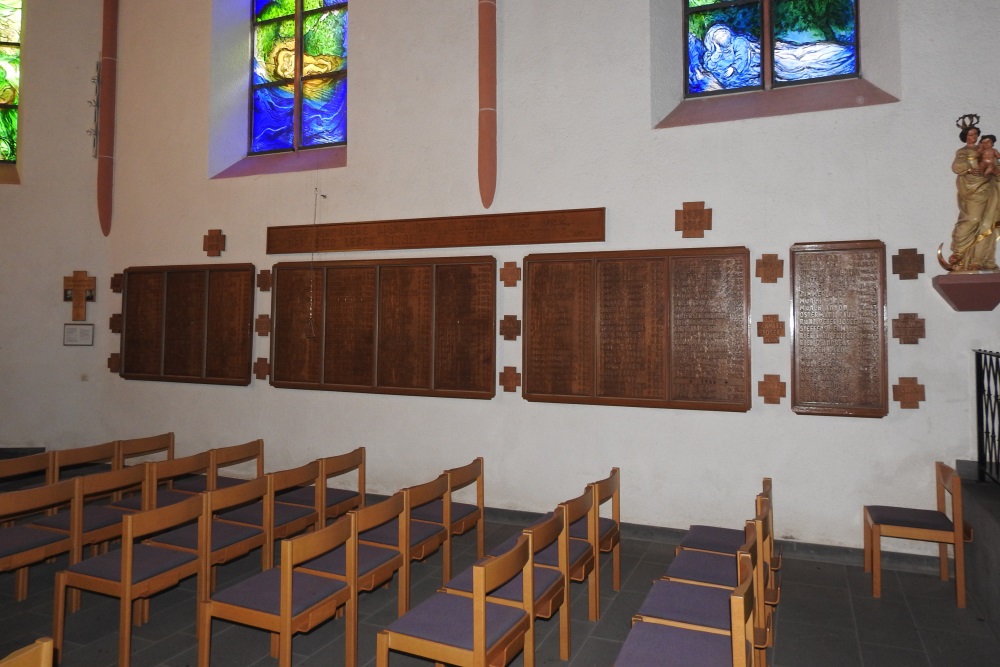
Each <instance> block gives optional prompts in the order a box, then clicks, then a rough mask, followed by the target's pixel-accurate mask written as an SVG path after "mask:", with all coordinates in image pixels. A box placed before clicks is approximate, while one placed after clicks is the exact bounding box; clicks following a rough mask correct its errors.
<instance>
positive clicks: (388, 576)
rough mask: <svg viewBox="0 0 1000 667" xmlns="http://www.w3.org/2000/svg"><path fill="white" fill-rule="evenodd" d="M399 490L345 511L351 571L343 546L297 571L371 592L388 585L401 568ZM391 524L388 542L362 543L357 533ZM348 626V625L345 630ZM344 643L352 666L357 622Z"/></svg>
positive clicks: (400, 602) (401, 599)
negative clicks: (392, 530) (352, 553)
mask: <svg viewBox="0 0 1000 667" xmlns="http://www.w3.org/2000/svg"><path fill="white" fill-rule="evenodd" d="M403 505H404V500H403V492H402V491H398V492H396V493H395V494H393V495H392V496H391V497H389V498H387V499H386V500H383V501H382V502H380V503H376V504H374V505H370V506H365V507H361V508H358V509H355V510H351V511H350V512H349V513H348V514H349V515H351V516H353V517H354V521H353V524H352V525H353V530H354V532H355V534H356V539H355V540H354V544H355V549H356V551H357V556H356V558H355V562H356V563H357V565H356V567H355V572H354V573H353V574H352V573H351V572H350V569H349V568H348V553H347V552H348V547H347V545H344V546H341V547H337V548H336V549H333V550H332V551H329V552H327V553H325V554H323V555H322V556H319V557H317V558H313V559H312V560H308V561H306V562H304V563H302V564H301V565H300V566H299V568H298V569H299V570H300V571H302V572H306V573H309V574H315V575H318V576H322V577H332V578H334V579H340V580H341V581H345V582H347V583H348V584H349V585H350V586H351V587H352V589H353V590H354V591H355V592H358V593H360V592H361V591H373V590H375V589H376V588H378V587H379V586H383V585H386V584H388V582H389V581H391V580H392V577H393V575H394V574H395V573H396V572H399V571H400V570H401V569H402V568H403V563H404V562H405V557H404V554H403V549H402V547H401V546H399V545H401V544H406V540H405V539H404V538H403V535H402V534H401V533H402V527H403V522H401V521H400V518H401V517H402V516H403ZM388 524H391V525H392V526H394V527H395V530H396V532H397V535H396V540H395V541H394V544H392V545H384V546H380V545H375V544H366V543H364V542H361V541H360V535H361V534H363V533H366V532H368V531H370V530H374V529H375V528H377V527H379V526H385V525H388ZM398 589H399V593H398V601H397V610H398V613H399V614H400V615H402V614H403V611H402V609H403V605H404V603H405V599H404V597H403V591H404V587H403V586H402V584H399V586H398ZM350 629H351V628H350V627H348V630H350ZM345 642H346V643H347V664H348V665H353V664H355V663H356V662H357V648H358V636H357V625H356V624H355V626H354V632H353V633H352V632H348V634H347V635H346V637H345Z"/></svg>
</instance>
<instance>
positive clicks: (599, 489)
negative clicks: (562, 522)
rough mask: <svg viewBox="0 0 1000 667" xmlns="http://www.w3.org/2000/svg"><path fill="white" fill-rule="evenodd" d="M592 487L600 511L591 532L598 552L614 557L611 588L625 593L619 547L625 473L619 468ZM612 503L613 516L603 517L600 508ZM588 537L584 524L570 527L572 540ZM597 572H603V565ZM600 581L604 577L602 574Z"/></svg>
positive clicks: (595, 504)
mask: <svg viewBox="0 0 1000 667" xmlns="http://www.w3.org/2000/svg"><path fill="white" fill-rule="evenodd" d="M588 487H589V488H590V490H591V492H592V493H593V494H594V507H597V508H598V510H597V511H596V512H594V514H593V518H594V519H596V521H597V525H596V526H593V527H591V530H592V531H594V533H595V534H596V535H597V546H598V551H599V552H603V553H610V554H611V588H612V589H613V590H616V591H618V590H621V587H622V584H621V581H622V570H621V553H620V552H621V549H620V548H619V545H620V543H621V525H622V519H621V471H620V470H619V469H618V468H612V469H611V474H610V475H608V476H607V477H606V478H604V479H602V480H598V481H596V482H593V483H592V484H589V485H588ZM609 500H610V501H611V516H610V517H602V516H601V514H600V506H601V505H603V504H604V503H606V502H608V501H609ZM587 535H588V527H587V526H586V525H585V524H584V523H583V522H581V521H577V522H576V523H574V524H573V525H572V526H570V527H569V536H570V537H573V538H576V539H580V540H585V539H587ZM595 557H596V558H599V557H600V553H598V554H595ZM597 570H598V573H599V572H600V563H599V562H598V565H597ZM598 578H600V575H599V574H598Z"/></svg>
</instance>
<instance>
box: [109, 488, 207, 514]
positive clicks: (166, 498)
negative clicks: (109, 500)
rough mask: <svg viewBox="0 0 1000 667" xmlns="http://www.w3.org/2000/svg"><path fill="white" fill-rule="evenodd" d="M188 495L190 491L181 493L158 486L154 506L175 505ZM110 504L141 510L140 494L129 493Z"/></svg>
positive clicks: (189, 495) (188, 496)
mask: <svg viewBox="0 0 1000 667" xmlns="http://www.w3.org/2000/svg"><path fill="white" fill-rule="evenodd" d="M190 497H191V494H190V493H182V492H180V491H173V490H171V489H167V488H159V489H157V490H156V506H157V507H166V506H167V505H175V504H177V503H179V502H182V501H185V500H187V499H188V498H190ZM111 506H112V507H124V508H125V509H130V510H141V509H142V494H140V493H130V494H129V495H127V496H125V497H124V498H122V499H121V500H119V501H118V502H116V503H113V504H112V505H111Z"/></svg>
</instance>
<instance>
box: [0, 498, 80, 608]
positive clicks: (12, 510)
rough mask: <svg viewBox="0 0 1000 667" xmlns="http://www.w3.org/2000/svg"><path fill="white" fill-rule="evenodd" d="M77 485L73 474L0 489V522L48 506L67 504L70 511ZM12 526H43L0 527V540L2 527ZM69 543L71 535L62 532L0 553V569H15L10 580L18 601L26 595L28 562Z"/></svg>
mask: <svg viewBox="0 0 1000 667" xmlns="http://www.w3.org/2000/svg"><path fill="white" fill-rule="evenodd" d="M79 485H80V479H79V478H76V479H67V480H64V481H62V482H57V483H55V484H46V485H45V486H39V487H35V488H32V489H21V490H20V491H9V492H7V493H2V494H0V522H5V521H6V520H7V519H12V518H16V517H22V516H25V515H30V514H37V513H40V512H43V511H45V510H48V509H51V508H57V507H63V506H65V505H67V504H68V505H69V506H70V514H73V513H75V510H76V507H77V502H78V501H77V497H78V492H77V488H78V487H79ZM15 529H17V530H22V531H23V530H39V531H42V530H44V529H42V528H37V529H36V528H35V527H33V526H30V525H28V526H24V527H19V526H15V527H0V540H3V539H4V531H5V530H15ZM72 546H73V542H72V535H71V534H69V533H65V534H63V535H61V536H60V537H59V539H57V540H55V541H51V542H48V543H46V544H43V545H41V546H36V547H33V548H31V549H28V550H26V551H18V552H15V553H11V554H7V555H5V556H2V557H0V572H10V571H16V572H17V575H16V578H15V583H14V589H15V599H16V600H17V601H18V602H20V601H21V600H24V599H25V598H26V597H27V595H28V569H27V566H28V565H31V564H33V563H37V562H39V561H42V560H45V559H46V558H51V557H52V556H55V555H57V554H61V553H63V552H67V551H72Z"/></svg>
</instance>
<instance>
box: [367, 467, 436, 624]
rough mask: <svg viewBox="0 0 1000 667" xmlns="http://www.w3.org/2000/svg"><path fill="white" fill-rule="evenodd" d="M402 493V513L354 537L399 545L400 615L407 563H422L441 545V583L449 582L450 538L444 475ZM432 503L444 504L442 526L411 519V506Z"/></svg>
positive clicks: (405, 602)
mask: <svg viewBox="0 0 1000 667" xmlns="http://www.w3.org/2000/svg"><path fill="white" fill-rule="evenodd" d="M402 493H403V514H402V517H401V518H400V519H396V520H390V521H388V522H386V523H383V524H382V525H380V526H378V527H376V528H372V529H370V530H366V531H364V532H362V533H361V534H360V535H359V536H358V539H359V541H360V542H361V543H362V544H372V545H375V546H381V547H397V548H398V547H400V545H402V546H401V548H402V553H403V566H402V567H401V568H400V570H399V587H400V593H399V594H400V606H399V613H400V614H403V613H404V612H405V611H406V610H407V609H409V608H410V561H415V560H423V559H425V558H427V557H428V556H430V555H431V554H433V553H434V552H436V551H437V550H438V549H440V548H441V547H442V545H443V547H444V548H443V549H442V551H443V557H442V560H441V572H442V579H443V581H442V582H441V583H442V584H444V583H447V582H448V580H449V579H451V536H450V535H449V533H448V530H447V529H446V528H445V526H446V525H448V524H449V522H450V520H451V502H450V498H451V496H450V494H449V493H448V476H447V475H445V474H444V473H441V474H440V475H438V476H437V478H436V479H433V480H431V481H430V482H425V483H423V484H417V485H415V486H410V487H407V488H405V489H403V491H402ZM433 500H442V501H443V502H444V522H443V523H440V524H439V523H431V522H427V521H416V520H414V519H413V518H412V517H411V513H412V511H413V508H414V507H419V506H420V505H425V504H427V503H429V502H431V501H433ZM399 524H401V525H399Z"/></svg>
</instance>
